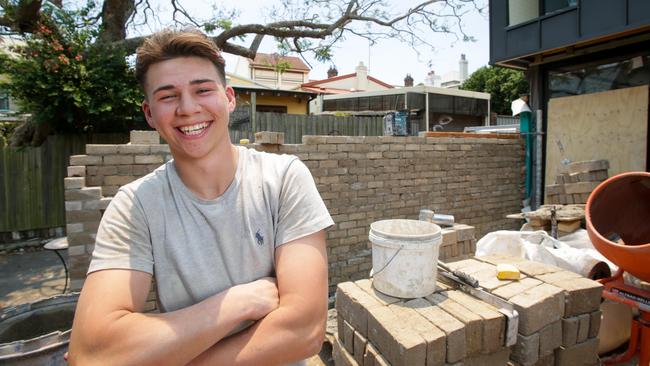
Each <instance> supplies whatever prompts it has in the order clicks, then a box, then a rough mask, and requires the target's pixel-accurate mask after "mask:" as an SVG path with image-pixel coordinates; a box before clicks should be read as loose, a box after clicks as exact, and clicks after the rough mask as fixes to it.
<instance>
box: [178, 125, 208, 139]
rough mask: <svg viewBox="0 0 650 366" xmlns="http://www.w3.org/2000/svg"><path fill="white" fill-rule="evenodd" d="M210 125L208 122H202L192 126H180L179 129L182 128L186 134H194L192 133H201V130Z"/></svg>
mask: <svg viewBox="0 0 650 366" xmlns="http://www.w3.org/2000/svg"><path fill="white" fill-rule="evenodd" d="M208 125H209V123H208V122H202V123H197V124H195V125H191V126H183V127H179V128H178V129H179V130H181V132H183V133H184V134H186V135H190V136H192V135H198V134H200V133H201V131H203V129H205V128H206V127H208Z"/></svg>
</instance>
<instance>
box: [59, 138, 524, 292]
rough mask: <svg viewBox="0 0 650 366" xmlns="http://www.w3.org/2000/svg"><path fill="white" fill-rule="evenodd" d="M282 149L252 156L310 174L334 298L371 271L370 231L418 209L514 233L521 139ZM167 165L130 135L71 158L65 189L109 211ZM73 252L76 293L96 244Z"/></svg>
mask: <svg viewBox="0 0 650 366" xmlns="http://www.w3.org/2000/svg"><path fill="white" fill-rule="evenodd" d="M258 137H259V138H258ZM281 142H282V139H281V136H280V134H273V133H270V134H269V133H267V134H266V135H265V134H264V133H262V134H260V135H257V136H256V143H255V144H251V145H249V147H250V148H254V149H257V150H262V151H267V152H273V153H279V154H294V155H296V156H298V158H300V160H302V162H304V163H305V165H306V166H307V167H308V168H309V169H310V171H311V173H312V175H313V177H314V180H315V182H316V186H317V188H318V191H319V193H320V194H321V197H322V198H323V201H324V202H325V204H326V206H327V208H328V210H329V212H330V214H331V215H332V218H333V219H334V221H335V222H336V226H335V227H333V228H332V229H330V230H328V232H327V252H328V253H327V254H328V259H329V283H330V293H331V294H333V293H334V291H335V290H336V287H335V286H336V284H337V283H339V282H344V281H350V280H356V279H361V278H366V277H367V276H368V273H369V271H370V268H371V267H372V258H371V250H370V249H369V248H368V230H369V227H370V224H371V223H372V222H374V221H377V220H382V219H386V218H392V219H398V218H409V219H416V218H417V217H418V214H419V211H420V209H421V208H422V207H430V208H431V209H433V210H435V211H437V212H446V213H449V214H452V215H454V217H455V218H456V220H457V221H459V222H462V223H465V224H468V225H472V227H474V228H475V231H476V236H481V235H483V234H485V233H487V232H491V231H494V230H497V229H504V228H512V229H515V228H516V227H517V225H516V223H515V222H513V221H511V220H509V219H507V218H506V217H505V216H506V214H508V213H510V212H515V211H519V209H520V203H521V198H522V196H521V190H520V184H521V181H522V178H523V175H522V170H521V167H522V165H523V154H522V151H523V150H522V149H521V141H520V140H518V139H512V138H506V137H499V138H442V137H412V136H409V137H401V136H353V137H351V136H303V143H302V144H295V145H294V144H282V143H281ZM169 157H170V156H169V147H168V146H167V145H162V144H160V138H159V136H158V134H157V133H156V132H155V131H151V132H139V133H138V132H134V133H132V140H131V143H130V144H126V145H88V146H87V154H86V155H81V156H74V157H72V158H71V164H70V165H71V166H74V167H75V168H74V169H77V170H78V171H79V172H82V171H83V174H85V177H71V178H82V179H80V180H77V181H76V182H75V183H68V184H69V185H68V187H69V188H70V189H73V190H76V191H79V192H83V194H92V195H93V198H92V199H95V200H97V199H101V198H105V199H106V200H105V201H108V200H110V197H112V196H113V195H114V194H115V192H116V191H117V189H118V187H119V186H120V185H123V184H126V183H128V182H130V181H132V180H134V179H137V178H139V177H141V176H143V175H145V174H147V173H149V172H150V171H152V170H153V169H155V168H156V167H157V166H159V165H160V164H162V163H163V162H165V161H167V159H169ZM75 185H76V187H77V188H72V187H73V186H75ZM89 189H90V190H89ZM97 189H99V190H97ZM91 192H92V193H91ZM80 194H81V193H80ZM98 194H99V197H100V198H97V195H98ZM68 195H70V193H68ZM70 197H72V196H70ZM66 200H68V199H67V198H66ZM69 201H71V203H69V204H68V206H69V207H70V208H73V207H77V208H78V204H77V203H73V201H79V199H76V198H73V199H69ZM105 204H106V202H105V203H104V205H105ZM92 215H94V216H93V217H92V218H89V220H91V221H88V222H94V224H88V225H86V226H84V227H83V230H84V231H85V232H86V233H87V234H89V235H91V234H92V235H94V233H95V231H96V226H97V223H98V222H99V219H98V216H101V209H100V210H99V215H97V214H92ZM80 222H85V221H79V220H78V217H75V216H74V214H73V215H71V216H70V217H69V218H68V221H67V224H70V225H72V226H71V227H72V228H76V229H77V230H81V228H80V227H79V225H76V226H75V225H74V224H78V223H80ZM93 225H94V226H93ZM93 228H94V230H93ZM463 235H464V234H460V236H461V238H466V237H467V235H466V236H463ZM445 240H446V241H445V245H443V247H445V246H447V245H452V246H449V247H447V248H448V249H443V250H442V254H441V258H443V257H444V258H445V260H456V259H460V258H463V257H464V256H465V255H467V254H468V253H470V251H468V250H467V249H468V248H467V247H468V246H469V249H471V251H473V249H474V248H473V245H474V244H473V243H472V241H471V240H460V241H459V243H461V244H459V245H461V246H462V250H461V246H459V247H457V248H456V249H453V248H454V247H453V244H451V243H452V242H451V241H450V240H451V239H450V238H447V239H445ZM76 243H77V245H75V246H76V248H75V249H73V250H72V251H71V252H70V254H69V257H70V263H71V268H73V270H72V272H73V273H72V283H73V287H72V289H73V290H78V289H79V288H80V286H81V283H83V280H84V278H85V272H86V270H87V267H88V262H89V257H90V251H91V250H92V245H93V241H92V240H84V241H83V242H79V241H77V242H76ZM449 251H451V252H449ZM456 254H457V255H456ZM447 258H450V259H447Z"/></svg>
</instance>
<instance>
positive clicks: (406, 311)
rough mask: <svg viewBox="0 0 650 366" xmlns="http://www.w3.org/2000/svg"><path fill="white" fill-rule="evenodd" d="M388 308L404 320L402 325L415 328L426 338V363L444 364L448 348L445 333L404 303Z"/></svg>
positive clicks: (430, 365) (433, 364)
mask: <svg viewBox="0 0 650 366" xmlns="http://www.w3.org/2000/svg"><path fill="white" fill-rule="evenodd" d="M388 308H389V309H390V310H391V311H393V313H395V315H396V316H397V317H398V318H399V319H401V320H402V321H403V324H402V326H404V327H408V328H411V329H413V330H415V331H416V332H418V334H419V335H420V336H421V337H422V339H424V341H425V342H426V345H427V352H426V365H427V366H440V365H443V364H444V363H445V353H446V348H447V345H446V341H445V333H443V332H442V331H441V330H440V329H439V328H438V327H436V326H435V325H434V324H432V323H430V322H429V321H428V320H427V319H424V318H423V317H422V315H420V314H419V313H418V312H416V311H415V310H413V309H411V308H409V307H405V304H404V303H398V304H392V305H390V306H389V307H388Z"/></svg>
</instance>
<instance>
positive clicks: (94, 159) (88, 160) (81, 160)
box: [70, 155, 102, 166]
mask: <svg viewBox="0 0 650 366" xmlns="http://www.w3.org/2000/svg"><path fill="white" fill-rule="evenodd" d="M101 163H102V157H101V156H92V155H71V156H70V165H84V166H88V165H101Z"/></svg>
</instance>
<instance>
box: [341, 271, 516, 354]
mask: <svg viewBox="0 0 650 366" xmlns="http://www.w3.org/2000/svg"><path fill="white" fill-rule="evenodd" d="M336 309H337V325H338V334H337V335H336V336H335V337H334V342H333V349H332V353H333V356H334V364H335V365H336V366H343V365H345V366H357V365H393V366H419V365H422V366H424V365H427V366H435V365H448V364H456V363H462V364H463V365H505V364H506V363H507V362H508V357H509V355H510V350H509V349H508V348H506V347H504V337H505V317H504V316H503V315H502V314H501V313H499V312H498V311H497V309H495V308H494V307H492V306H490V305H487V304H484V303H482V302H480V301H479V300H476V299H474V298H472V297H470V296H468V295H465V294H463V293H461V292H459V291H456V290H451V289H450V288H449V287H447V286H445V285H443V284H441V283H439V288H438V290H437V291H436V293H434V294H432V295H430V296H427V297H426V298H419V299H412V300H402V299H397V298H393V297H390V296H386V295H384V294H382V293H380V292H378V291H376V290H375V289H374V288H373V287H372V283H371V281H370V280H367V279H366V280H359V281H356V282H345V283H340V284H339V285H338V289H337V292H336Z"/></svg>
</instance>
